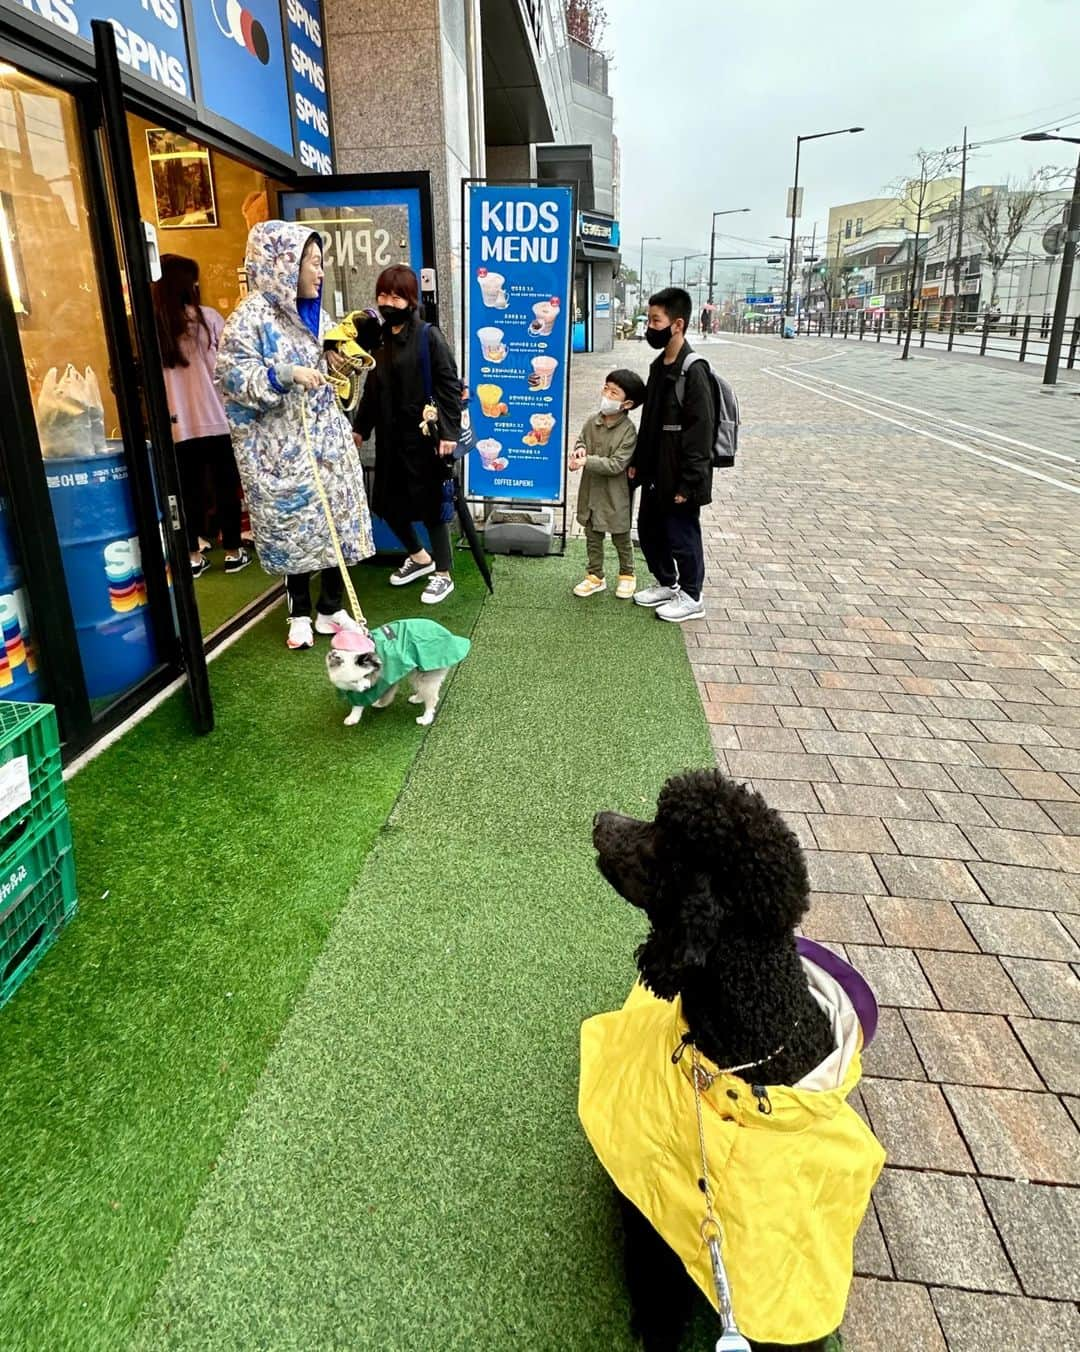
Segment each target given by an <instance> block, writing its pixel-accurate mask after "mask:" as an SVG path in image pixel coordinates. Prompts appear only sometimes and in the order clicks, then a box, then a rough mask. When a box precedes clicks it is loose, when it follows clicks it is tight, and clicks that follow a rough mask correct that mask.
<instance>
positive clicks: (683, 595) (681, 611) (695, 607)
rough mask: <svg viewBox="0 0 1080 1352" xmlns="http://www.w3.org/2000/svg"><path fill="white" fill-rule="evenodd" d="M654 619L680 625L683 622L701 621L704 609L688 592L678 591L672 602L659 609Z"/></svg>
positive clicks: (703, 616)
mask: <svg viewBox="0 0 1080 1352" xmlns="http://www.w3.org/2000/svg"><path fill="white" fill-rule="evenodd" d="M656 618H657V619H658V620H670V621H671V623H672V624H682V623H683V621H684V620H703V619H704V618H705V607H704V605H702V603H701V602H700V601H695V600H694V598H693V597H692V596H691V595H690V594H689V593H688V592H684V591H680V592H679V594H678V595H677V596H676V597H675V599H674V600H673V601H668V602H667V603H666V604H665V605H662V606H660V607H659V609H658V610H657V612H656Z"/></svg>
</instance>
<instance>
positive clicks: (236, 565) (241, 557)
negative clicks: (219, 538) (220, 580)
mask: <svg viewBox="0 0 1080 1352" xmlns="http://www.w3.org/2000/svg"><path fill="white" fill-rule="evenodd" d="M250 562H251V555H250V554H249V553H248V552H247V550H246V549H238V550H237V551H236V553H235V554H226V555H225V571H226V572H227V573H242V572H243V571H244V569H245V568H246V567H247V566H248V564H249V563H250Z"/></svg>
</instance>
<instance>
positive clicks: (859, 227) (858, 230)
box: [855, 216, 862, 238]
mask: <svg viewBox="0 0 1080 1352" xmlns="http://www.w3.org/2000/svg"><path fill="white" fill-rule="evenodd" d="M861 234H862V217H861V216H860V217H859V218H858V220H857V221H856V222H855V235H856V238H857V237H858V236H859V235H861Z"/></svg>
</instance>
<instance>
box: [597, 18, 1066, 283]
mask: <svg viewBox="0 0 1080 1352" xmlns="http://www.w3.org/2000/svg"><path fill="white" fill-rule="evenodd" d="M607 10H608V14H609V25H608V30H607V33H606V35H605V37H604V40H603V44H602V45H603V46H604V47H605V48H606V49H607V50H609V51H610V52H611V53H612V57H613V63H612V70H611V84H610V92H611V93H612V95H613V96H614V99H615V127H616V132H617V134H618V137H619V141H620V144H621V148H622V202H621V219H622V251H623V257H624V259H625V260H626V262H627V264H628V265H629V266H630V267H632V268H634V269H635V270H636V269H637V266H638V256H639V253H638V251H639V247H640V246H639V241H640V239H641V236H642V235H660V236H662V239H661V241H660V242H659V243H655V244H647V245H646V253H645V260H646V261H645V271H646V274H648V272H649V271H650V270H653V271H656V272H657V273H660V274H662V276H663V280H664V283H665V284H666V282H667V279H668V275H669V268H668V260H669V259H670V258H671V257H673V256H677V257H680V258H681V256H682V255H683V254H689V253H692V252H695V251H697V250H699V249H700V250H706V249H708V247H709V218H710V213H711V212H713V211H720V210H723V209H725V208H728V207H744V206H747V207H751V208H752V212H751V214H749V215H745V216H742V215H740V216H728V217H726V218H723V219H719V220H717V223H716V224H717V229H718V230H722V231H730V232H731V233H732V234H734V235H741V236H744V237H746V238H748V239H752V240H755V241H766V240H767V238H768V236H769V235H772V234H786V231H787V228H788V222H787V221H786V220H785V218H784V201H785V193H786V190H787V188H788V186H789V184H790V181H791V177H792V172H793V168H794V159H795V135H796V133H800V134H802V135H808V134H810V133H813V132H819V131H832V130H833V129H834V128H837V127H846V126H859V125H862V126H864V127H865V128H866V130H865V131H864V132H862V133H861V134H860V135H857V136H847V135H845V136H835V137H831V138H828V139H826V140H821V141H813V142H811V143H810V144H809V145H804V146H803V153H802V164H801V168H800V173H799V180H800V184H801V185H802V186H803V187H804V188H805V190H806V194H805V200H804V207H803V216H802V218H801V220H800V222H799V226H798V230H799V233H800V234H802V233H803V232H804V231H805V233H806V234H809V233H810V231H811V228H812V226H813V224H814V222H815V221H816V222H817V223H818V236H819V238H820V237H821V234H822V232H823V229H824V225H825V222H826V220H827V217H828V209H829V207H830V206H837V205H840V204H841V203H843V202H851V201H858V200H860V199H862V198H867V197H875V196H878V195H879V194H881V192H882V189H883V188H884V187H885V185H886V184H888V183H890V182H892V181H894V180H896V179H898V178H901V177H903V176H905V175H909V174H910V173H911V172H912V170H913V167H914V160H913V158H912V157H913V155H914V152H915V151H916V150H917V149H918V148H919V147H920V146H924V147H926V148H928V149H929V148H934V149H937V148H943V147H945V146H949V145H954V144H959V142H960V141H961V139H962V137H963V131H964V124H965V123H967V124H968V127H969V129H970V135H971V137H972V139H974V140H979V139H983V138H985V139H991V138H996V137H1004V136H1008V135H1010V134H1013V133H1015V134H1019V133H1020V132H1023V131H1029V130H1034V129H1036V128H1040V129H1044V130H1053V129H1054V128H1056V127H1062V128H1063V131H1064V133H1065V134H1066V135H1073V136H1076V135H1080V4H1078V3H1077V2H1076V0H905V3H904V4H901V5H893V6H886V7H881V6H876V7H875V6H861V5H850V4H849V5H847V6H832V7H829V6H825V7H822V6H821V5H819V4H813V3H810V0H770V2H769V3H761V0H607ZM1069 122H1072V123H1074V125H1073V126H1071V127H1065V126H1064V125H1063V124H1066V123H1069ZM1077 149H1078V148H1077V147H1075V146H1068V145H1061V144H1056V145H1049V144H1044V145H1025V144H1023V143H1020V142H1016V141H1013V142H1006V143H1005V144H1002V145H995V146H986V147H984V148H983V149H982V150H979V151H976V152H974V153H973V154H972V155H971V157H970V158H969V164H968V183H969V184H971V185H972V186H974V185H975V184H977V183H994V182H1003V181H1004V180H1005V179H1006V178H1008V177H1010V176H1014V177H1023V176H1024V175H1026V174H1027V173H1029V172H1030V171H1031V170H1032V169H1033V168H1035V167H1037V166H1039V165H1043V164H1057V165H1061V166H1066V165H1068V166H1073V165H1075V163H1076V151H1077ZM721 245H722V246H723V247H721ZM769 247H781V248H782V247H783V246H782V245H780V246H777V245H775V244H774V245H772V246H769ZM717 252H718V253H721V252H722V253H728V254H736V253H748V254H761V253H765V252H766V246H765V245H764V244H762V243H755V244H753V245H744V244H743V243H742V242H740V241H739V240H736V239H725V240H723V241H718V245H717ZM699 265H700V264H699V263H696V262H693V261H691V263H690V264H689V265H688V266H689V273H688V275H689V276H691V277H692V276H693V275H694V269H695V267H698V266H699ZM754 266H755V264H753V263H739V264H731V265H728V267H729V268H734V269H735V270H736V273H738V272H741V271H744V270H749V269H750V268H753V267H754ZM757 266H758V267H760V268H761V271H760V273H759V277H758V280H759V283H763V282H764V280H765V278H766V276H767V269H766V268H765V265H764V264H758V265H757ZM681 268H682V264H681V262H680V263H677V264H676V270H675V277H676V279H677V280H678V279H679V278H680V277H681V275H682V274H681ZM707 270H708V267H707V263H706V265H705V271H706V272H707ZM716 275H717V279H718V280H719V279H720V278H721V276H722V275H726V277H728V278H730V277H731V276H732V274H731V273H730V272H728V273H726V274H721V271H720V268H719V266H718V267H717V274H716ZM728 284H729V285H730V282H729V283H728Z"/></svg>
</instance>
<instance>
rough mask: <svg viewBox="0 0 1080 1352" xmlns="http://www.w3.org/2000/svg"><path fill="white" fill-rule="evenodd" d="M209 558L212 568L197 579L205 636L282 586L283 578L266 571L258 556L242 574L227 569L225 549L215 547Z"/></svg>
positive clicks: (200, 622)
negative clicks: (259, 598) (272, 589)
mask: <svg viewBox="0 0 1080 1352" xmlns="http://www.w3.org/2000/svg"><path fill="white" fill-rule="evenodd" d="M207 558H208V559H209V560H210V567H209V568H208V569H207V570H206V572H205V573H203V575H202V577H199V578H196V579H195V599H196V601H197V603H198V606H199V624H200V627H201V628H202V632H203V637H204V638H205V637H206V635H207V634H212V633H213V632H214V630H215V629H219V628H220V627H221V626H222V625H223V624H224V623H225V621H226V620H231V619H232V617H233V616H234V615H235V614H237V613H238V612H239V611H241V610H243V608H244V607H245V606H246V605H250V603H251V602H252V601H254V600H255V599H256V597H259V596H262V595H264V594H265V593H266V592H268V591H269V590H270V589H271V588H272V587H277V586H280V585H281V578H280V577H271V576H270V574H269V573H265V572H263V570H262V568H260V566H259V561H258V559H256V558H253V559H252V561H251V563H249V564H248V566H247V567H246V568H245V569H244V571H243V572H242V573H227V572H226V571H225V551H224V550H223V549H215V550H214V551H213V552H212V553H210V554H208V555H207Z"/></svg>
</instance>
